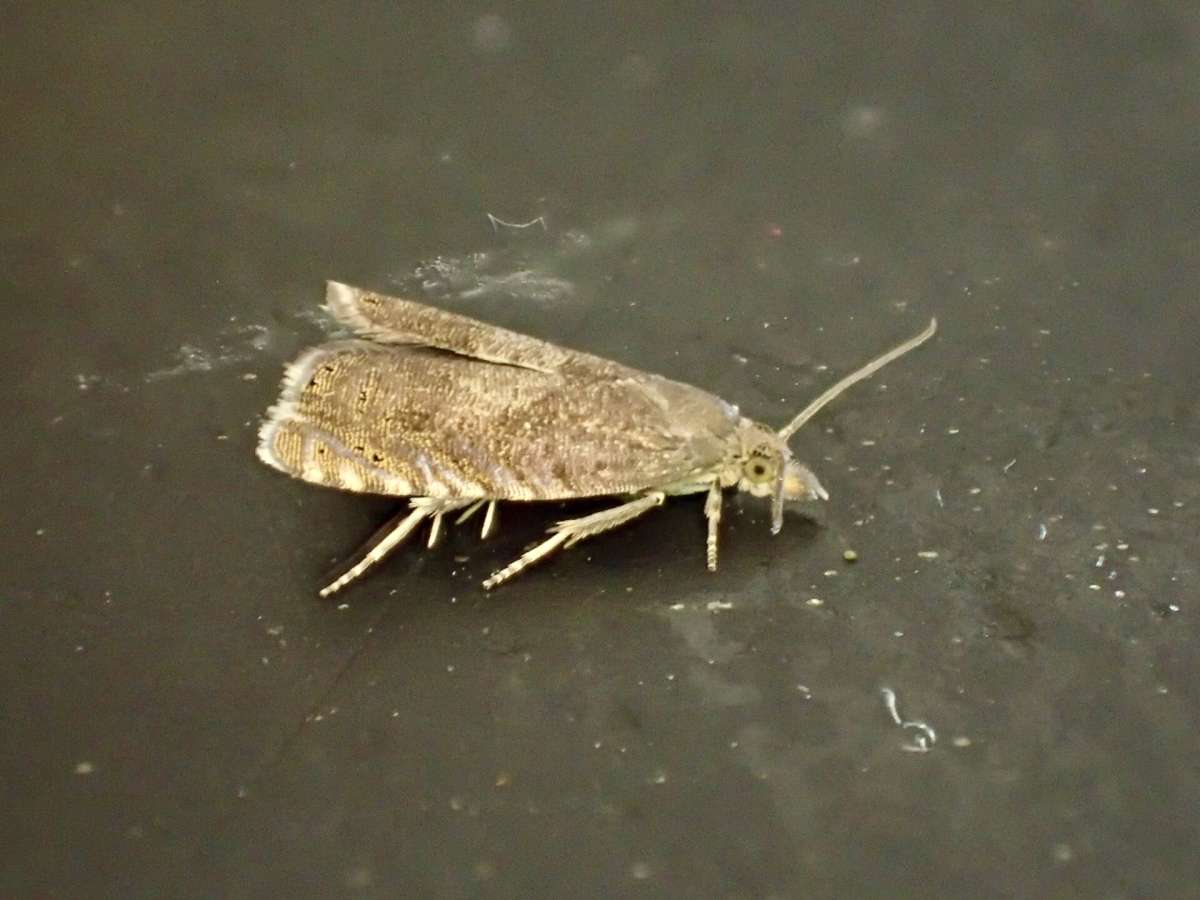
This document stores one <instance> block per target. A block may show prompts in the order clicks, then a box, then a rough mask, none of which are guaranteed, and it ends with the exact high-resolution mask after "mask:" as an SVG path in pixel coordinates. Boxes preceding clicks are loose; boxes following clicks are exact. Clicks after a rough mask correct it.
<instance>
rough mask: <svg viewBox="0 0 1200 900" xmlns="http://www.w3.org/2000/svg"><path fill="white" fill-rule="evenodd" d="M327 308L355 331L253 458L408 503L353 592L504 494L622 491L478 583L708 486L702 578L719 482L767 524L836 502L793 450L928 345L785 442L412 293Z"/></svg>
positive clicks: (327, 349) (339, 292) (805, 416)
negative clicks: (761, 502)
mask: <svg viewBox="0 0 1200 900" xmlns="http://www.w3.org/2000/svg"><path fill="white" fill-rule="evenodd" d="M326 306H327V308H328V310H329V312H330V313H332V314H333V316H334V318H336V319H337V320H338V321H339V322H341V323H342V324H343V325H345V326H347V327H348V328H350V329H351V330H353V331H354V332H356V333H357V334H358V335H360V338H358V339H352V340H342V341H334V342H331V343H328V344H323V345H321V346H319V347H314V348H312V349H311V350H308V351H307V352H306V353H304V354H303V355H302V356H301V357H300V358H299V359H297V360H296V361H295V362H294V363H292V364H291V365H290V366H289V367H288V369H287V373H286V375H285V377H284V380H283V390H282V393H281V395H280V398H279V402H278V403H277V404H276V405H275V406H273V407H271V409H270V411H269V413H268V415H267V420H266V422H265V423H264V424H263V426H262V429H261V430H260V431H259V443H258V456H259V458H260V459H261V460H262V461H263V462H265V463H266V464H267V465H269V466H273V467H275V468H276V469H279V470H280V471H281V472H286V473H287V474H288V475H291V476H293V477H295V478H302V479H304V480H305V481H311V482H313V483H314V484H323V485H327V486H329V487H336V488H341V489H342V490H346V491H355V492H358V493H365V494H383V495H387V496H393V497H408V498H410V501H409V510H408V511H406V513H402V514H401V515H400V516H398V517H397V519H396V520H394V521H393V522H392V523H389V525H388V526H386V530H384V531H381V532H380V535H381V536H380V537H379V539H378V540H377V541H376V542H375V543H374V545H373V546H372V547H371V548H370V549H369V550H368V551H367V552H366V553H365V555H364V556H363V557H362V558H361V559H360V560H359V561H358V562H357V563H355V564H354V565H352V566H350V567H349V568H348V569H347V570H346V571H345V572H344V573H343V574H342V575H341V576H340V577H338V578H337V579H336V580H334V581H333V582H332V583H331V584H329V585H328V586H326V587H325V588H324V589H323V590H322V591H321V596H323V597H327V596H329V595H330V594H332V593H334V592H335V591H338V590H340V589H341V588H343V587H345V586H346V585H347V584H349V583H350V582H351V581H353V580H354V579H356V578H358V576H360V575H361V574H362V573H363V572H365V571H366V570H367V569H369V568H370V567H371V566H372V565H374V564H375V563H377V562H379V561H380V560H381V559H383V558H384V557H385V556H386V555H387V554H388V553H390V552H391V551H392V550H394V549H395V548H396V547H397V546H399V545H400V543H401V542H403V541H404V540H405V539H406V538H408V537H409V536H410V535H412V533H413V532H414V531H416V529H417V527H418V526H419V525H420V524H421V523H422V522H424V521H425V520H426V519H428V520H430V521H431V524H430V534H429V546H431V547H432V546H433V545H434V543H435V542H436V541H437V539H438V537H439V536H440V535H441V532H442V517H443V516H445V515H446V514H447V513H450V512H456V511H459V510H461V511H462V512H461V513H460V515H459V516H458V518H457V520H456V523H455V524H460V523H462V522H464V521H466V520H467V519H468V518H469V517H470V516H472V515H474V514H475V513H476V512H478V511H479V510H480V509H481V508H485V507H486V510H485V512H484V517H483V537H484V538H486V537H487V536H488V535H489V534H491V533H492V531H493V528H494V526H495V523H496V504H497V503H498V502H500V501H502V500H514V501H518V500H570V499H577V498H582V497H601V496H609V495H618V496H620V497H622V498H623V502H622V503H621V504H620V505H619V506H614V507H612V508H611V509H606V510H602V511H600V512H597V513H592V514H591V515H587V516H581V517H579V518H576V519H566V520H564V521H561V522H558V523H557V524H555V525H554V526H553V527H551V528H550V535H551V536H550V537H549V538H547V539H546V540H544V541H543V542H542V543H540V544H538V545H537V546H535V547H533V548H532V549H531V550H528V551H527V552H525V553H524V554H522V555H521V556H520V557H518V558H517V559H516V560H514V561H513V562H512V563H510V564H509V565H507V566H505V567H504V568H503V569H500V570H499V571H497V572H494V573H493V574H492V575H491V576H490V577H489V578H487V579H486V580H485V581H484V582H483V586H484V587H485V588H489V589H490V588H494V587H496V586H497V585H499V584H502V583H503V582H505V581H507V580H508V579H510V578H512V577H513V576H514V575H516V574H517V573H519V572H521V571H522V570H524V569H525V568H526V567H528V566H530V565H532V564H533V563H535V562H537V561H538V560H541V559H543V558H545V557H547V556H549V555H550V554H551V553H553V552H554V551H555V550H557V549H558V548H560V547H570V546H572V545H574V544H577V543H579V541H581V540H583V539H585V538H589V537H591V536H593V535H596V534H600V533H601V532H603V531H608V530H609V529H611V528H616V527H617V526H619V525H623V524H625V523H626V522H628V521H630V520H632V519H635V518H637V517H638V516H640V515H641V514H642V513H644V512H646V511H648V510H650V509H652V508H654V507H656V506H659V505H661V504H662V502H663V501H664V500H665V499H666V498H667V497H668V496H675V495H678V494H696V493H705V494H707V499H706V500H705V503H704V514H705V516H706V517H707V518H708V568H709V569H710V570H711V571H715V570H716V568H717V525H718V523H719V522H720V519H721V497H722V491H723V489H725V488H731V487H734V486H736V487H737V488H738V490H742V491H748V492H749V493H751V494H753V495H754V496H756V497H770V498H771V531H772V533H778V532H779V530H780V528H782V527H783V504H784V503H785V502H786V501H789V500H815V499H818V498H819V499H821V500H828V499H829V494H828V493H826V491H825V488H823V487H822V486H821V483H820V482H819V481H818V480H817V478H816V476H815V475H813V473H812V472H810V471H809V470H808V468H806V467H805V466H803V465H801V464H800V463H798V462H796V461H795V460H793V459H792V455H791V452H790V451H789V450H788V446H787V441H788V438H790V437H791V436H792V434H793V433H795V432H796V430H797V429H799V428H800V427H801V426H802V425H803V424H804V423H805V422H807V421H808V420H809V419H810V418H812V417H813V415H815V414H816V413H817V411H818V410H820V409H821V408H822V407H823V406H825V405H826V404H827V403H829V402H830V401H831V400H833V399H834V398H835V397H837V396H838V395H839V394H841V393H842V392H843V391H845V390H846V389H847V388H849V387H850V386H851V385H853V384H856V383H857V382H859V381H862V380H863V379H864V378H869V377H870V376H871V375H873V374H874V373H875V372H877V371H878V370H879V369H881V368H883V367H884V366H885V365H887V364H888V363H890V362H892V361H893V360H895V359H897V358H898V357H900V356H903V355H904V354H905V353H907V352H908V351H910V350H912V349H913V348H915V347H917V346H919V345H921V344H922V343H924V342H925V341H927V340H928V339H929V338H930V337H932V336H933V333H934V332H935V331H936V330H937V320H936V319H934V320H931V321H930V323H929V326H928V327H927V328H926V329H925V330H924V331H922V332H921V333H920V334H918V335H916V336H915V337H913V338H910V339H909V340H907V341H905V342H904V343H903V344H901V345H900V346H898V347H896V348H895V349H893V350H890V351H889V352H887V353H885V354H883V356H880V357H879V358H878V359H876V360H874V361H872V362H870V363H868V364H867V365H865V366H863V367H862V368H861V369H858V370H857V371H855V372H853V373H851V374H850V375H847V376H846V377H845V378H843V379H842V380H841V381H839V382H838V383H837V384H835V385H833V387H831V388H829V390H827V391H825V393H823V394H821V396H820V397H818V398H817V399H816V400H814V401H813V402H812V403H810V404H809V405H808V406H807V407H806V408H805V409H804V410H803V411H802V412H801V413H800V414H799V415H797V416H796V417H795V418H794V419H792V421H791V422H789V423H788V424H787V425H785V426H784V427H783V428H781V429H779V430H778V431H772V430H771V429H770V428H767V427H766V426H765V425H760V424H759V423H757V422H754V421H751V420H750V419H747V418H745V417H744V416H741V415H739V413H738V409H737V407H736V406H733V405H732V404H729V403H726V402H725V401H724V400H722V399H721V398H719V397H716V396H714V395H712V394H709V393H707V392H706V391H702V390H700V389H699V388H695V387H692V386H691V385H688V384H682V383H680V382H678V381H671V380H670V379H668V378H663V377H662V376H661V375H653V374H651V373H649V372H642V371H639V370H638V369H632V368H629V367H628V366H623V365H621V364H620V363H616V362H612V361H610V360H607V359H602V358H601V357H598V356H592V355H590V354H587V353H581V352H579V351H576V350H568V349H567V348H565V347H559V346H557V345H556V344H551V343H549V342H547V341H541V340H538V339H537V338H532V337H527V336H526V335H523V334H518V333H516V332H513V331H508V330H506V329H503V328H498V327H496V326H494V325H487V324H485V323H483V322H477V321H475V320H474V319H469V318H467V317H466V316H460V315H456V314H454V313H449V312H445V311H443V310H440V309H434V308H432V307H429V306H423V305H422V304H419V303H413V302H412V301H410V300H401V299H398V298H396V297H388V296H385V295H383V294H377V293H373V292H371V291H365V290H361V289H359V288H353V287H350V286H349V285H345V284H338V283H337V282H332V281H331V282H329V286H328V291H327V293H326Z"/></svg>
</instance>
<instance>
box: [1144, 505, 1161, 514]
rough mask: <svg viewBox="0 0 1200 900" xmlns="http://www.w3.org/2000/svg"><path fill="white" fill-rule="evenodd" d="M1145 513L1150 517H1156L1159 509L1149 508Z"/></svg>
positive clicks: (1155, 507)
mask: <svg viewBox="0 0 1200 900" xmlns="http://www.w3.org/2000/svg"><path fill="white" fill-rule="evenodd" d="M1146 512H1148V513H1150V515H1152V516H1157V515H1158V513H1159V509H1158V507H1157V506H1151V507H1150V508H1149V509H1147V510H1146Z"/></svg>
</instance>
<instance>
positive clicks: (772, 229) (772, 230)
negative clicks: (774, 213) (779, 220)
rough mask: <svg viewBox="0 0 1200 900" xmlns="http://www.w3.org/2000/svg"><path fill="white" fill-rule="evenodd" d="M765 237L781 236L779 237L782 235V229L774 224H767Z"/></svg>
mask: <svg viewBox="0 0 1200 900" xmlns="http://www.w3.org/2000/svg"><path fill="white" fill-rule="evenodd" d="M767 237H773V238H781V237H783V229H782V228H780V227H779V226H778V225H775V224H771V225H768V226H767Z"/></svg>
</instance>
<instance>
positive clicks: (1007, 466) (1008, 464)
mask: <svg viewBox="0 0 1200 900" xmlns="http://www.w3.org/2000/svg"><path fill="white" fill-rule="evenodd" d="M1016 464H1017V461H1016V459H1015V458H1014V459H1010V460H1009V461H1008V462H1006V463H1005V464H1004V468H1003V469H1002V471H1003V472H1004V474H1005V475H1007V474H1008V470H1009V469H1011V468H1012V467H1013V466H1015V465H1016Z"/></svg>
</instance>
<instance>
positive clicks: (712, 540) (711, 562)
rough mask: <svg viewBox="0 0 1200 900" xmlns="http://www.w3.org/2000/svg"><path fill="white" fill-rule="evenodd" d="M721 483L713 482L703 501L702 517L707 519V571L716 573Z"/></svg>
mask: <svg viewBox="0 0 1200 900" xmlns="http://www.w3.org/2000/svg"><path fill="white" fill-rule="evenodd" d="M721 499H722V495H721V483H720V482H719V481H714V482H713V483H712V485H711V486H710V487H709V489H708V496H707V497H706V498H705V499H704V515H705V516H707V517H708V548H707V549H708V571H710V572H715V571H717V526H718V525H720V523H721Z"/></svg>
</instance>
